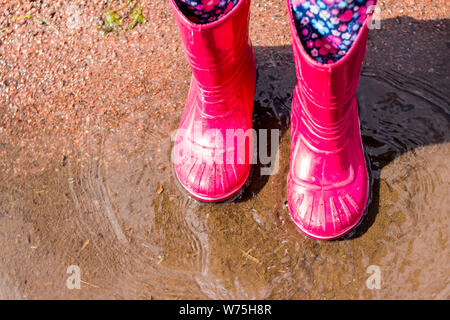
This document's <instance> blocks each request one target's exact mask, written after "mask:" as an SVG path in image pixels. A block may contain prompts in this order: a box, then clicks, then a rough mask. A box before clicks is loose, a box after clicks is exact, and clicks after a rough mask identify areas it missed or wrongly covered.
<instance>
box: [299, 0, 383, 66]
mask: <svg viewBox="0 0 450 320" xmlns="http://www.w3.org/2000/svg"><path fill="white" fill-rule="evenodd" d="M290 1H291V5H292V9H293V10H292V12H293V14H294V20H295V26H296V28H297V33H298V35H299V37H300V40H301V42H302V44H303V47H304V48H305V50H306V52H307V53H308V54H309V55H310V56H311V57H312V58H313V59H314V60H316V61H318V62H320V63H323V64H329V63H334V62H336V61H338V60H339V59H341V58H342V57H343V56H344V55H345V54H346V53H347V51H348V50H349V49H350V47H351V45H352V44H353V42H354V41H355V40H356V38H357V37H358V33H359V30H360V29H361V26H362V25H363V24H364V22H365V20H366V18H367V8H369V7H370V6H372V5H375V4H376V0H290Z"/></svg>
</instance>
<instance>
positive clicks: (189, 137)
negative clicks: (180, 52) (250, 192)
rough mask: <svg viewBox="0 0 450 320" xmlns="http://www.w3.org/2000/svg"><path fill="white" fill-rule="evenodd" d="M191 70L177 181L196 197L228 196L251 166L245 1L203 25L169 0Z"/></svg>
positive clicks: (251, 60)
mask: <svg viewBox="0 0 450 320" xmlns="http://www.w3.org/2000/svg"><path fill="white" fill-rule="evenodd" d="M171 6H172V11H173V14H174V16H175V20H176V23H177V26H178V30H179V33H180V36H181V39H182V43H183V46H184V50H185V54H186V58H187V60H188V62H189V64H190V67H191V69H192V79H191V86H190V89H189V94H188V98H187V101H186V105H185V109H184V113H183V116H182V119H181V122H180V126H179V129H178V130H177V133H176V136H175V142H174V148H173V157H172V161H173V163H174V169H175V173H176V176H177V178H178V181H179V182H180V183H181V185H182V186H183V187H184V189H185V190H186V191H187V192H188V193H189V194H190V195H192V196H193V197H195V198H196V199H199V200H202V201H207V202H214V201H224V200H226V199H229V198H231V197H233V196H234V195H235V194H236V193H237V192H238V191H239V190H240V189H241V188H242V186H243V185H244V184H245V182H246V180H247V178H248V176H249V172H250V168H251V163H252V154H253V132H252V130H251V129H252V110H253V98H254V93H255V83H256V63H255V56H254V52H253V49H252V46H251V43H250V40H249V37H248V23H249V6H250V0H241V1H239V3H238V4H236V6H235V7H234V8H233V9H232V10H231V11H230V12H229V13H227V14H226V15H224V16H223V17H222V18H220V19H219V20H217V21H214V22H212V23H208V24H195V23H193V22H191V21H190V20H188V19H187V18H186V17H185V16H184V15H183V14H182V13H181V11H180V10H179V8H178V7H177V5H176V4H175V3H174V1H173V0H171Z"/></svg>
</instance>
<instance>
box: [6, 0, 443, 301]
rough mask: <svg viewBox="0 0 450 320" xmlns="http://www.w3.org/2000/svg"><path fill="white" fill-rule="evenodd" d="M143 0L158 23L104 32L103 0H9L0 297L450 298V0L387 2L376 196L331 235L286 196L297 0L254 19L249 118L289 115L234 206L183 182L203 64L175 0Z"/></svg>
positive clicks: (263, 5)
mask: <svg viewBox="0 0 450 320" xmlns="http://www.w3.org/2000/svg"><path fill="white" fill-rule="evenodd" d="M140 5H141V6H142V14H143V16H144V17H145V18H146V20H147V22H146V23H145V24H138V25H136V26H135V27H134V29H132V30H121V31H119V32H118V33H117V34H116V33H115V32H111V33H107V34H104V33H102V32H100V31H99V26H98V22H99V20H100V18H101V16H102V12H104V11H105V10H106V8H107V1H81V0H74V1H47V0H37V1H21V0H0V182H1V183H0V191H1V192H0V241H1V249H0V298H3V299H5V298H7V299H11V298H16V299H80V298H82V299H85V298H100V299H103V298H106V299H123V298H131V299H171V298H192V299H208V298H213V299H234V298H244V299H245V298H260V299H266V298H267V299H270V298H271V299H342V298H352V299H360V298H381V299H386V298H387V299H402V298H412V299H422V298H436V299H449V298H450V281H449V280H450V267H449V266H450V254H449V249H448V248H449V246H448V235H449V209H448V208H449V206H450V203H449V197H448V194H449V177H450V171H449V163H448V159H449V156H450V143H449V142H450V139H449V137H450V130H449V129H450V115H449V112H450V110H449V105H450V103H449V102H450V96H449V92H450V81H449V75H450V63H449V62H448V57H449V48H450V42H449V39H450V38H449V30H450V21H449V15H450V10H449V9H450V8H449V7H450V4H449V2H448V1H446V0H411V1H409V0H405V1H396V0H385V1H380V2H379V6H380V9H381V29H379V30H371V32H370V35H369V41H368V50H367V53H366V59H365V62H364V67H363V73H362V78H361V83H360V87H359V89H358V98H359V102H360V113H361V115H360V117H361V126H362V134H363V142H364V147H365V150H366V153H367V155H368V158H369V160H370V169H371V175H372V180H373V184H372V200H371V203H370V205H369V210H368V215H367V216H366V218H365V221H364V222H363V224H362V225H361V226H360V227H359V228H358V230H356V232H355V233H354V234H353V235H351V236H350V237H348V238H346V239H344V240H340V241H333V242H319V241H315V240H311V239H308V238H306V237H304V236H303V235H301V234H300V233H299V232H298V231H297V230H296V229H295V227H294V226H293V224H292V223H291V221H290V219H289V213H288V211H287V209H286V206H285V201H286V186H285V184H286V175H287V170H288V164H289V135H290V132H289V108H290V101H291V100H290V99H291V95H292V90H293V87H294V81H295V73H294V67H293V60H292V51H291V47H290V46H291V38H290V33H289V26H288V15H287V8H286V3H285V1H279V0H277V1H266V0H253V1H252V4H251V27H250V38H251V39H252V43H253V45H254V47H255V52H256V58H257V63H258V72H259V79H258V82H257V90H256V96H255V116H254V123H255V127H259V128H277V129H280V130H281V132H282V137H281V142H280V150H279V160H280V167H279V170H278V172H277V173H276V174H274V175H272V176H260V175H258V172H256V173H255V174H254V175H253V177H252V181H251V184H250V186H249V188H247V189H246V190H245V192H244V193H243V195H242V196H241V198H240V199H238V200H237V201H236V202H234V203H228V204H221V205H203V204H199V203H198V202H196V201H194V200H192V199H190V198H188V197H187V196H186V195H185V194H184V193H183V192H182V191H180V190H179V188H178V187H177V185H176V183H175V182H174V178H173V173H172V171H171V165H170V149H171V140H170V137H171V133H172V132H173V131H174V130H175V129H176V128H177V125H178V121H179V120H180V117H181V113H182V110H183V107H184V102H185V99H186V97H187V90H188V88H189V81H190V75H191V73H190V70H189V66H188V64H187V62H186V61H185V59H184V54H183V50H182V47H181V43H180V39H179V37H178V34H177V30H176V26H175V24H174V20H173V17H172V13H171V12H170V7H169V4H168V2H167V1H150V0H142V1H140ZM31 15H33V16H31ZM71 265H77V266H79V267H80V270H81V279H82V282H81V289H80V290H77V289H73V290H70V289H68V287H67V286H66V280H67V278H68V277H69V274H68V273H67V268H68V267H69V266H71ZM369 266H377V267H379V270H381V279H382V280H381V288H380V289H370V288H368V286H367V285H366V280H367V279H368V278H369V276H370V274H369V273H368V271H367V270H368V267H369Z"/></svg>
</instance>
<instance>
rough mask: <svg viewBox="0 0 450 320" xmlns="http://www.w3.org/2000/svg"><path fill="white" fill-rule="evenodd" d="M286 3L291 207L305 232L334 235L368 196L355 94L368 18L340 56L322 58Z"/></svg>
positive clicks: (353, 219)
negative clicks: (290, 58) (311, 50)
mask: <svg viewBox="0 0 450 320" xmlns="http://www.w3.org/2000/svg"><path fill="white" fill-rule="evenodd" d="M287 3H288V8H289V18H290V19H289V22H290V29H291V34H292V38H293V44H292V47H293V52H294V60H295V67H296V74H297V83H296V86H295V89H294V95H293V101H292V113H291V130H292V131H291V133H292V134H291V159H290V168H289V177H288V186H287V187H288V188H287V190H288V204H289V210H290V213H291V216H292V219H293V220H294V222H295V225H296V226H297V227H298V229H300V231H302V232H303V233H304V234H306V235H307V236H309V237H311V238H315V239H319V240H331V239H336V238H339V237H341V236H343V235H345V234H346V233H348V232H349V231H350V230H351V229H352V228H353V227H354V226H355V225H356V224H357V223H358V222H359V220H360V219H361V217H362V215H363V213H364V210H365V207H366V202H367V196H368V184H369V179H368V174H367V168H366V162H365V158H364V152H363V147H362V143H361V133H360V130H359V119H358V105H357V100H356V88H357V86H358V82H359V77H360V72H361V65H362V61H363V59H364V54H365V50H366V40H367V34H368V28H367V20H366V22H365V24H364V25H363V26H362V27H361V29H360V31H359V35H358V38H357V39H356V40H355V42H354V43H353V45H352V47H351V48H350V49H349V51H348V52H347V53H346V55H345V56H344V57H343V58H342V59H340V60H338V61H337V62H335V63H332V64H320V63H318V62H316V61H315V60H313V59H312V58H311V57H310V56H309V55H308V54H307V53H306V51H305V49H304V48H303V46H302V43H301V41H300V38H299V36H298V34H297V30H296V27H295V25H294V20H293V14H292V8H291V5H290V3H289V0H288V1H287Z"/></svg>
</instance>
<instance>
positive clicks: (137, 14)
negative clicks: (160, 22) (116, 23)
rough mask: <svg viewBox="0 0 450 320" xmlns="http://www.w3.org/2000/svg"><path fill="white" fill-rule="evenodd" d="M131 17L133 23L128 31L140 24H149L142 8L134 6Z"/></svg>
mask: <svg viewBox="0 0 450 320" xmlns="http://www.w3.org/2000/svg"><path fill="white" fill-rule="evenodd" d="M130 17H131V19H132V21H131V22H130V24H129V25H128V27H127V29H128V30H131V29H133V28H134V27H135V26H136V25H137V24H139V23H140V24H145V23H146V22H147V20H145V18H144V16H143V15H142V8H141V7H140V6H134V7H133V9H131V13H130Z"/></svg>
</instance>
